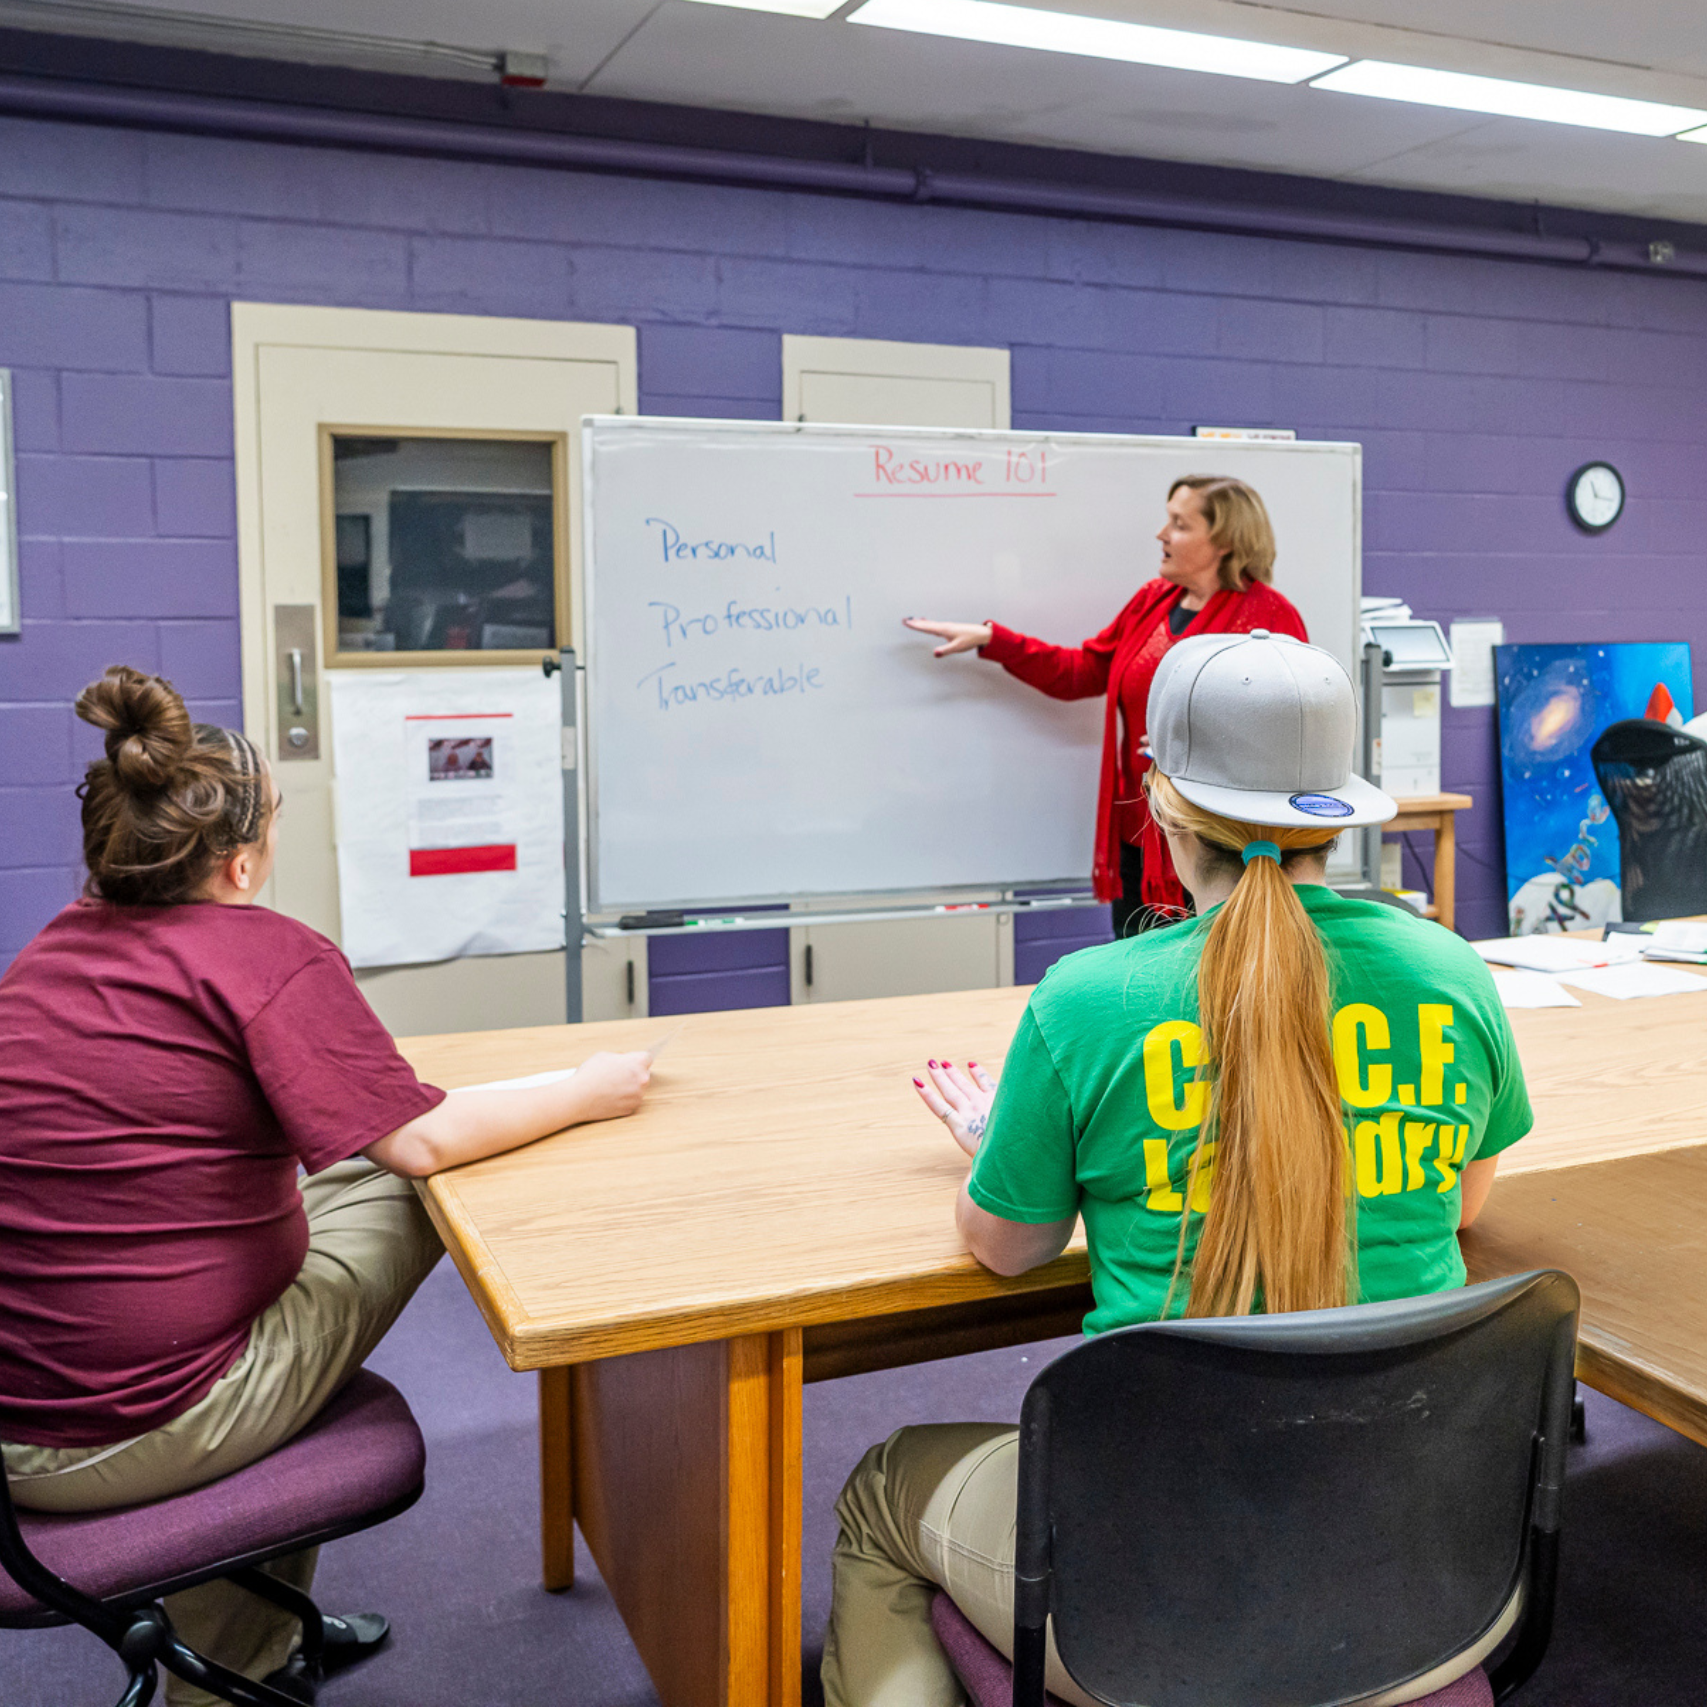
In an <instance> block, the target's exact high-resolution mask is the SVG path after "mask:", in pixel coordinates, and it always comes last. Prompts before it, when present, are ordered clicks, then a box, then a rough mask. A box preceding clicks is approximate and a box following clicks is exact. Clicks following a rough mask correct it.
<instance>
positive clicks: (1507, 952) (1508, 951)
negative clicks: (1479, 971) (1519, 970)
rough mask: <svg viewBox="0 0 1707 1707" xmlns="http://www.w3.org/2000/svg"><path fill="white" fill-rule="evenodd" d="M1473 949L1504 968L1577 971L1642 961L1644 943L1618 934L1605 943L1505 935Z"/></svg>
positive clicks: (1480, 943)
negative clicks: (1585, 968) (1589, 967)
mask: <svg viewBox="0 0 1707 1707" xmlns="http://www.w3.org/2000/svg"><path fill="white" fill-rule="evenodd" d="M1470 946H1471V947H1472V948H1473V949H1475V951H1476V952H1477V953H1478V954H1479V955H1481V957H1482V958H1483V959H1484V960H1487V961H1491V962H1493V963H1495V964H1497V965H1500V966H1519V967H1523V968H1524V969H1525V970H1527V971H1530V972H1574V971H1578V970H1580V969H1582V968H1583V967H1587V966H1618V965H1621V964H1623V963H1624V962H1626V961H1635V960H1640V959H1641V958H1642V947H1641V943H1640V942H1639V941H1638V940H1637V939H1636V938H1635V937H1632V936H1628V935H1623V934H1620V935H1616V936H1612V937H1609V938H1608V939H1607V940H1606V941H1605V942H1585V941H1583V940H1582V939H1581V938H1580V937H1568V936H1539V935H1537V936H1505V937H1496V938H1494V939H1492V940H1491V941H1488V942H1473V943H1471V944H1470Z"/></svg>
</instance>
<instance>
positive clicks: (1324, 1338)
mask: <svg viewBox="0 0 1707 1707" xmlns="http://www.w3.org/2000/svg"><path fill="white" fill-rule="evenodd" d="M1576 1333H1577V1288H1576V1283H1575V1282H1574V1281H1573V1280H1571V1278H1570V1277H1569V1276H1568V1275H1565V1274H1560V1273H1558V1272H1556V1271H1552V1270H1544V1271H1540V1272H1537V1273H1533V1274H1524V1275H1516V1276H1513V1277H1512V1278H1510V1279H1507V1280H1496V1281H1489V1282H1487V1283H1486V1284H1485V1285H1482V1286H1473V1287H1469V1288H1466V1289H1464V1290H1461V1291H1452V1292H1443V1293H1436V1294H1434V1295H1432V1296H1429V1297H1424V1298H1412V1299H1404V1300H1401V1301H1399V1302H1397V1303H1390V1304H1366V1305H1362V1306H1359V1307H1356V1308H1351V1309H1344V1310H1318V1311H1310V1312H1303V1313H1300V1314H1297V1315H1277V1316H1244V1317H1230V1318H1217V1319H1206V1320H1194V1321H1181V1322H1154V1323H1146V1324H1145V1325H1143V1326H1141V1327H1135V1328H1127V1329H1123V1330H1120V1331H1118V1332H1114V1333H1107V1334H1101V1335H1099V1336H1097V1337H1096V1338H1095V1339H1092V1340H1089V1341H1087V1342H1086V1343H1085V1344H1084V1345H1082V1346H1078V1347H1075V1348H1074V1349H1073V1350H1072V1351H1069V1352H1067V1353H1066V1354H1065V1355H1064V1356H1063V1357H1060V1358H1058V1359H1057V1360H1056V1361H1055V1362H1054V1363H1052V1364H1050V1366H1049V1367H1048V1368H1047V1369H1045V1370H1044V1371H1043V1372H1042V1373H1041V1374H1040V1375H1039V1376H1038V1377H1037V1379H1036V1380H1035V1381H1034V1382H1033V1383H1032V1385H1031V1390H1030V1391H1029V1392H1028V1393H1027V1394H1026V1399H1025V1408H1024V1411H1023V1413H1022V1415H1021V1421H1020V1459H1019V1508H1018V1533H1017V1537H1016V1555H1015V1566H1014V1571H1015V1577H1014V1690H1013V1703H1014V1707H1042V1704H1043V1700H1044V1654H1045V1630H1046V1627H1047V1623H1046V1621H1049V1620H1053V1624H1054V1632H1055V1641H1056V1645H1057V1648H1058V1650H1059V1653H1060V1656H1061V1660H1062V1662H1063V1664H1064V1665H1065V1666H1066V1668H1067V1670H1068V1672H1069V1673H1070V1674H1071V1675H1072V1677H1073V1678H1074V1679H1075V1681H1076V1682H1077V1683H1078V1684H1079V1686H1080V1687H1081V1688H1082V1689H1084V1690H1085V1691H1086V1692H1087V1693H1088V1694H1090V1695H1092V1696H1094V1697H1095V1698H1097V1699H1098V1700H1101V1701H1108V1702H1116V1703H1120V1702H1142V1703H1144V1704H1145V1707H1333V1704H1338V1703H1346V1702H1354V1701H1360V1700H1364V1699H1366V1698H1368V1697H1370V1696H1374V1695H1377V1694H1380V1693H1381V1692H1384V1691H1386V1690H1389V1689H1393V1688H1397V1687H1399V1686H1400V1685H1403V1684H1406V1683H1410V1682H1412V1681H1413V1680H1417V1679H1421V1678H1424V1677H1426V1676H1427V1675H1428V1674H1429V1673H1430V1672H1433V1671H1434V1670H1435V1669H1436V1668H1438V1667H1442V1666H1445V1665H1446V1664H1447V1663H1448V1662H1450V1661H1452V1660H1454V1659H1455V1658H1461V1657H1462V1656H1463V1655H1464V1654H1466V1653H1467V1652H1469V1651H1471V1650H1474V1649H1476V1648H1477V1647H1478V1646H1483V1647H1485V1649H1486V1651H1487V1652H1490V1653H1493V1652H1499V1651H1500V1650H1503V1657H1501V1658H1499V1660H1498V1662H1497V1663H1496V1664H1495V1665H1494V1667H1493V1668H1492V1675H1491V1682H1492V1685H1493V1690H1494V1695H1495V1699H1496V1700H1504V1699H1505V1698H1506V1697H1507V1696H1509V1695H1510V1694H1511V1693H1512V1691H1513V1690H1515V1689H1516V1688H1517V1687H1518V1686H1519V1685H1520V1684H1521V1683H1522V1682H1523V1681H1524V1680H1525V1679H1526V1678H1528V1677H1529V1675H1530V1674H1531V1673H1532V1672H1533V1671H1534V1669H1535V1667H1536V1666H1537V1665H1538V1664H1539V1663H1540V1660H1541V1656H1542V1654H1543V1653H1544V1652H1545V1650H1546V1646H1547V1640H1548V1636H1549V1634H1550V1633H1551V1626H1552V1618H1553V1598H1554V1586H1555V1581H1556V1578H1557V1572H1558V1547H1559V1499H1560V1489H1561V1486H1562V1484H1563V1481H1564V1474H1565V1446H1566V1437H1567V1435H1568V1433H1569V1430H1570V1422H1571V1396H1572V1363H1573V1359H1574V1356H1575V1348H1576ZM1496 1637H1497V1641H1496V1640H1492V1638H1496Z"/></svg>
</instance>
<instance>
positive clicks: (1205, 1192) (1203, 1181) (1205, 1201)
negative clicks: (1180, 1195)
mask: <svg viewBox="0 0 1707 1707" xmlns="http://www.w3.org/2000/svg"><path fill="white" fill-rule="evenodd" d="M1214 1189H1215V1144H1214V1140H1213V1139H1212V1140H1211V1141H1210V1142H1209V1143H1207V1144H1205V1145H1204V1146H1203V1159H1202V1160H1201V1161H1200V1162H1199V1163H1198V1165H1197V1178H1196V1179H1194V1180H1193V1181H1192V1182H1191V1212H1192V1214H1194V1215H1207V1214H1208V1213H1209V1197H1210V1193H1211V1192H1213V1190H1214Z"/></svg>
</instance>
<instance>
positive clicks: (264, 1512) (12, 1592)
mask: <svg viewBox="0 0 1707 1707" xmlns="http://www.w3.org/2000/svg"><path fill="white" fill-rule="evenodd" d="M426 1458H427V1453H426V1447H425V1445H424V1443H423V1442H422V1440H421V1431H420V1429H419V1427H418V1426H417V1425H416V1422H415V1419H414V1417H413V1416H412V1415H411V1414H410V1411H409V1407H408V1405H406V1404H405V1403H404V1401H403V1396H402V1394H400V1393H399V1392H398V1391H397V1389H396V1388H395V1387H393V1386H392V1385H391V1384H390V1382H388V1381H382V1380H381V1379H380V1378H379V1376H377V1375H373V1374H370V1373H369V1372H368V1371H367V1370H365V1369H364V1370H360V1371H359V1372H358V1373H357V1374H356V1375H355V1376H354V1377H353V1378H352V1379H351V1380H350V1381H349V1383H348V1384H347V1385H346V1386H345V1387H344V1389H343V1390H342V1391H341V1392H340V1393H339V1394H338V1395H337V1397H336V1398H334V1399H333V1400H332V1402H331V1403H330V1404H329V1405H327V1407H326V1408H325V1410H323V1411H322V1412H321V1413H320V1415H319V1416H317V1417H316V1418H315V1419H314V1421H313V1422H311V1423H310V1424H309V1425H308V1427H307V1428H305V1429H304V1430H303V1431H302V1432H301V1433H300V1434H298V1435H297V1436H296V1437H295V1438H294V1439H292V1440H290V1441H289V1442H287V1443H286V1444H285V1445H284V1446H281V1447H280V1448H279V1449H278V1451H276V1452H274V1453H272V1454H270V1455H269V1456H268V1457H266V1458H263V1459H261V1460H260V1461H259V1462H257V1463H254V1464H251V1465H249V1466H247V1467H246V1468H245V1469H242V1470H239V1471H237V1472H236V1473H235V1474H234V1475H230V1476H226V1477H223V1478H222V1479H221V1480H219V1481H217V1482H210V1483H208V1485H207V1486H206V1487H201V1488H195V1489H193V1490H192V1491H191V1492H189V1493H187V1494H176V1495H174V1496H173V1497H172V1498H170V1499H164V1500H159V1501H157V1502H155V1503H154V1504H152V1505H141V1506H128V1507H126V1508H124V1509H123V1510H120V1511H97V1512H86V1513H77V1514H74V1515H59V1514H54V1513H47V1512H33V1511H19V1510H17V1509H16V1508H14V1506H13V1504H12V1499H11V1494H10V1491H9V1490H8V1488H7V1486H6V1478H5V1476H4V1474H0V1565H3V1566H4V1567H5V1571H6V1575H4V1576H0V1629H11V1630H29V1629H39V1628H42V1627H44V1626H47V1625H52V1624H80V1625H82V1626H83V1628H84V1629H85V1630H89V1631H92V1632H93V1633H94V1634H95V1635H97V1636H99V1637H100V1638H101V1640H102V1641H103V1642H105V1643H106V1644H107V1646H108V1647H110V1648H111V1649H112V1650H113V1651H114V1652H115V1653H116V1654H117V1655H118V1656H119V1658H120V1659H122V1660H123V1661H124V1663H125V1665H126V1667H127V1668H128V1670H129V1673H130V1679H129V1683H128V1684H127V1686H126V1688H125V1692H124V1694H123V1695H122V1696H121V1697H120V1698H119V1701H118V1707H146V1704H147V1703H148V1702H149V1701H151V1700H152V1699H153V1696H154V1687H155V1681H156V1674H155V1667H156V1665H157V1664H158V1665H163V1666H165V1668H166V1669H167V1670H168V1671H170V1672H172V1673H173V1674H174V1675H175V1676H177V1677H181V1678H183V1679H184V1681H185V1682H186V1683H193V1684H196V1685H197V1686H199V1687H200V1688H202V1689H205V1690H207V1691H208V1692H209V1693H210V1694H213V1695H217V1696H219V1697H221V1698H222V1699H223V1700H226V1701H229V1702H233V1703H235V1704H236V1707H301V1703H300V1700H299V1699H298V1698H297V1697H295V1696H292V1695H287V1694H284V1693H283V1692H281V1691H280V1690H277V1689H273V1688H270V1687H268V1686H267V1685H265V1684H260V1683H251V1682H250V1681H249V1680H248V1679H247V1678H244V1677H240V1676H239V1675H238V1674H237V1673H236V1672H233V1671H229V1670H227V1669H226V1668H225V1667H224V1666H222V1665H218V1664H216V1663H215V1662H214V1661H213V1660H210V1659H207V1658H205V1657H204V1656H203V1655H201V1654H198V1653H196V1652H195V1650H194V1649H192V1648H189V1647H186V1646H185V1645H184V1643H183V1642H181V1641H180V1640H179V1639H178V1636H177V1634H176V1633H175V1632H174V1631H173V1629H172V1625H171V1621H170V1620H169V1619H168V1618H167V1616H166V1612H165V1609H164V1608H163V1607H162V1606H161V1605H160V1599H161V1597H162V1596H163V1595H168V1594H174V1593H176V1592H177V1591H178V1590H180V1589H186V1588H194V1587H195V1586H196V1585H197V1584H199V1583H205V1582H211V1581H212V1580H213V1579H214V1578H216V1577H226V1578H229V1579H230V1580H231V1581H232V1582H235V1583H238V1584H240V1585H241V1586H242V1587H243V1588H245V1589H247V1590H249V1591H250V1593H252V1594H256V1595H259V1596H260V1597H261V1598H262V1599H263V1600H269V1601H271V1602H272V1603H273V1604H274V1605H275V1606H280V1607H283V1608H284V1610H285V1611H286V1612H289V1613H290V1614H291V1615H292V1616H293V1617H295V1618H298V1619H300V1620H301V1623H302V1657H303V1661H304V1664H305V1669H306V1672H307V1675H308V1678H309V1680H310V1681H311V1682H317V1681H318V1679H319V1675H320V1663H321V1652H322V1645H323V1642H324V1639H325V1632H324V1629H323V1627H322V1625H321V1620H320V1612H319V1609H318V1608H317V1607H316V1606H315V1604H314V1602H313V1601H312V1600H310V1599H309V1598H308V1597H307V1596H306V1595H304V1594H299V1593H298V1592H297V1591H296V1590H295V1589H293V1588H290V1587H288V1586H287V1585H286V1584H284V1583H281V1582H279V1581H278V1580H277V1579H276V1578H273V1577H270V1576H268V1575H267V1574H266V1573H265V1572H264V1571H263V1570H261V1568H260V1567H261V1566H262V1565H264V1564H265V1563H266V1562H267V1561H268V1560H269V1559H277V1558H280V1557H282V1556H283V1555H284V1554H286V1553H295V1552H298V1551H300V1550H301V1549H303V1548H305V1547H318V1546H319V1545H321V1543H323V1542H326V1541H336V1540H337V1539H338V1538H339V1537H340V1536H343V1535H353V1534H355V1533H356V1531H358V1530H361V1529H370V1528H372V1527H373V1526H374V1525H375V1524H378V1523H384V1522H385V1521H386V1520H387V1519H388V1518H393V1517H396V1516H397V1515H398V1513H399V1512H403V1511H407V1510H408V1508H409V1507H410V1506H412V1505H413V1504H414V1503H415V1501H416V1500H417V1499H419V1498H420V1497H421V1487H422V1478H423V1475H424V1472H425V1468H426ZM68 1579H69V1580H68ZM73 1583H75V1585H76V1586H73Z"/></svg>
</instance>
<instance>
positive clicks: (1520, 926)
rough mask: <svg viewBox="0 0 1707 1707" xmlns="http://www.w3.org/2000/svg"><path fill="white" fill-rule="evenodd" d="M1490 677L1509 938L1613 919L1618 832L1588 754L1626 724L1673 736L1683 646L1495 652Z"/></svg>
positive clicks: (1682, 696)
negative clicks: (1495, 705)
mask: <svg viewBox="0 0 1707 1707" xmlns="http://www.w3.org/2000/svg"><path fill="white" fill-rule="evenodd" d="M1494 668H1495V677H1496V680H1497V683H1498V688H1499V719H1500V775H1501V782H1502V786H1503V789H1504V795H1505V867H1506V894H1507V907H1508V911H1509V916H1510V930H1511V933H1512V935H1514V936H1523V935H1527V934H1528V933H1530V932H1532V931H1559V930H1580V929H1584V928H1586V927H1588V926H1591V925H1600V924H1605V923H1607V922H1608V921H1609V920H1614V919H1618V918H1620V917H1621V916H1622V912H1621V899H1620V887H1619V874H1620V867H1619V849H1618V826H1617V824H1616V823H1615V822H1614V820H1613V817H1612V814H1611V812H1610V810H1609V809H1608V807H1607V803H1606V799H1605V797H1604V796H1603V795H1602V793H1601V791H1600V786H1599V784H1598V782H1597V781H1596V778H1595V771H1594V764H1593V761H1592V760H1591V758H1590V749H1591V748H1592V747H1593V746H1594V743H1595V741H1596V739H1597V738H1598V737H1599V736H1600V734H1601V733H1602V732H1603V731H1604V730H1605V729H1606V728H1607V726H1608V725H1609V724H1613V723H1618V722H1620V721H1622V720H1624V719H1626V718H1651V719H1654V720H1655V721H1657V722H1661V723H1667V724H1670V725H1671V726H1672V727H1673V728H1676V727H1678V726H1680V725H1681V724H1683V723H1684V722H1686V721H1687V720H1688V719H1689V718H1690V717H1691V716H1693V714H1694V697H1695V696H1694V689H1693V685H1692V679H1691V675H1690V659H1689V645H1688V643H1687V642H1686V641H1653V642H1648V641H1632V642H1615V643H1608V644H1606V645H1598V646H1596V645H1570V646H1500V647H1497V648H1496V649H1495V658H1494Z"/></svg>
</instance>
